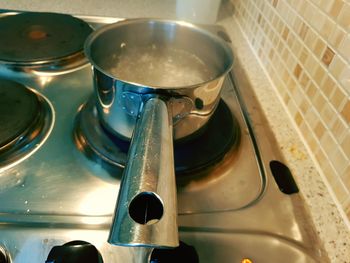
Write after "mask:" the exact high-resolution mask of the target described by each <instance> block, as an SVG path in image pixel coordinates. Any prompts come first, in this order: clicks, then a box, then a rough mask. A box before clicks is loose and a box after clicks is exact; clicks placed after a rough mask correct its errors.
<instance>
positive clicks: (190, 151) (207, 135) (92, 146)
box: [75, 99, 240, 175]
mask: <svg viewBox="0 0 350 263" xmlns="http://www.w3.org/2000/svg"><path fill="white" fill-rule="evenodd" d="M94 104H95V103H94V100H93V99H91V100H89V102H88V103H87V104H85V105H84V107H83V108H82V109H81V111H80V112H79V114H78V117H77V120H76V127H75V140H76V143H77V144H78V147H79V149H81V150H82V151H83V152H84V153H86V154H87V155H88V157H90V158H92V159H94V160H98V161H101V160H102V161H104V162H107V163H109V164H112V165H116V166H118V167H124V165H125V163H126V159H127V151H128V149H129V145H130V142H129V141H125V140H122V139H120V138H118V137H116V136H114V135H112V134H110V133H109V132H108V131H107V130H106V129H104V128H103V127H102V125H101V124H100V122H99V120H98V116H97V112H96V108H95V106H94ZM219 127H220V128H219ZM222 127H224V128H222ZM239 139H240V129H239V125H238V122H237V121H236V119H235V118H234V116H232V114H231V111H230V109H229V108H228V107H227V105H226V104H225V103H224V102H223V101H220V103H219V105H218V107H217V109H216V111H215V113H214V114H213V116H212V117H211V119H210V120H209V121H208V123H207V124H206V125H205V126H204V127H203V128H202V130H200V132H197V134H196V136H192V137H191V138H189V139H186V140H181V141H175V142H174V158H175V171H176V174H177V175H182V174H188V173H194V172H196V171H200V170H202V169H205V168H206V167H208V166H211V165H213V164H215V163H217V162H218V161H220V160H221V159H222V158H223V157H224V155H225V153H226V152H227V151H228V150H229V149H230V148H231V147H232V146H233V145H235V144H238V143H239Z"/></svg>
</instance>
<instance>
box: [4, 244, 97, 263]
mask: <svg viewBox="0 0 350 263" xmlns="http://www.w3.org/2000/svg"><path fill="white" fill-rule="evenodd" d="M0 262H1V261H0ZM45 263H103V259H102V256H101V254H100V253H99V252H98V250H97V249H96V247H95V246H94V245H92V244H90V243H88V242H85V241H80V240H77V241H71V242H68V243H66V244H64V245H62V246H55V247H53V248H52V249H51V251H50V253H49V255H48V257H47V260H46V261H45Z"/></svg>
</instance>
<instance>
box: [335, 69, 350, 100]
mask: <svg viewBox="0 0 350 263" xmlns="http://www.w3.org/2000/svg"><path fill="white" fill-rule="evenodd" d="M338 80H339V82H340V84H341V86H343V87H344V89H345V90H346V91H347V92H348V94H350V65H346V66H345V67H344V68H343V70H342V71H341V73H340V75H339V79H338Z"/></svg>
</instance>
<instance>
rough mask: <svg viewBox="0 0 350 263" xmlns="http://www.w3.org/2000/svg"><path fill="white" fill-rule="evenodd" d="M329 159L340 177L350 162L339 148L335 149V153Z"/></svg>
mask: <svg viewBox="0 0 350 263" xmlns="http://www.w3.org/2000/svg"><path fill="white" fill-rule="evenodd" d="M329 158H330V160H331V162H332V164H333V167H334V168H335V170H336V172H337V174H339V175H341V174H342V173H343V172H344V171H345V169H346V167H347V166H348V164H349V160H348V159H347V158H346V156H345V154H344V153H343V151H342V150H341V149H339V148H335V149H334V151H333V152H331V153H330V155H329ZM349 190H350V188H349Z"/></svg>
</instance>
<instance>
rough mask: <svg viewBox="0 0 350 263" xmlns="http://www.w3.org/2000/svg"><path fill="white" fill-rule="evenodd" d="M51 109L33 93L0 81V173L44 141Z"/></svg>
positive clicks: (50, 117) (17, 85)
mask: <svg viewBox="0 0 350 263" xmlns="http://www.w3.org/2000/svg"><path fill="white" fill-rule="evenodd" d="M52 114H53V113H52V109H51V106H50V105H49V104H48V102H47V101H46V100H45V99H44V98H43V97H42V96H41V95H39V94H38V93H37V92H34V91H32V90H31V89H29V88H27V87H25V86H23V85H21V84H19V83H17V82H14V81H10V80H5V79H0V169H2V168H4V167H5V166H8V165H11V164H13V163H15V162H16V161H18V160H20V159H23V158H24V157H25V156H28V154H29V153H30V152H32V151H33V150H34V149H37V148H38V147H39V146H40V143H41V142H42V141H43V140H44V139H45V138H47V136H48V134H49V132H50V130H51V128H52V124H53V116H52Z"/></svg>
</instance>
